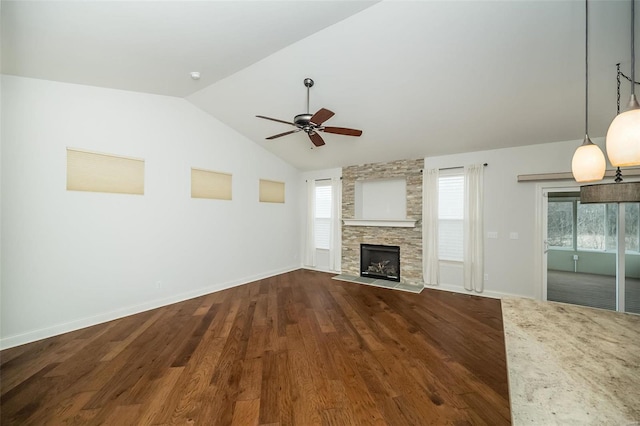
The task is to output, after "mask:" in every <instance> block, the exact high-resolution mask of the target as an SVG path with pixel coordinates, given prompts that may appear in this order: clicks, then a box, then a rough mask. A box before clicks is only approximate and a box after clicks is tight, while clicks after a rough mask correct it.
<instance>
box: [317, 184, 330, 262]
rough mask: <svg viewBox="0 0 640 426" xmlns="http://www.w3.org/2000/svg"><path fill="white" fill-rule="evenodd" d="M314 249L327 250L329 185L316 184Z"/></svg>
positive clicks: (328, 236)
mask: <svg viewBox="0 0 640 426" xmlns="http://www.w3.org/2000/svg"><path fill="white" fill-rule="evenodd" d="M314 231H315V240H316V248H319V249H325V250H329V240H330V235H331V183H330V182H318V183H316V212H315V228H314Z"/></svg>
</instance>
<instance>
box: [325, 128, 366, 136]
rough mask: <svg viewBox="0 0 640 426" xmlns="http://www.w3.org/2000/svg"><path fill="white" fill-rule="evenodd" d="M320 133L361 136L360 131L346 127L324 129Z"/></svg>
mask: <svg viewBox="0 0 640 426" xmlns="http://www.w3.org/2000/svg"><path fill="white" fill-rule="evenodd" d="M322 131H323V132H327V133H335V134H337V135H347V136H360V135H362V130H356V129H347V128H346V127H325V128H324V129H322Z"/></svg>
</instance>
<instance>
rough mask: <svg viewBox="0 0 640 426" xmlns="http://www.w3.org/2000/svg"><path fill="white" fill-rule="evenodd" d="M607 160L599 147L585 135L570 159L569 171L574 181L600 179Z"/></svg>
mask: <svg viewBox="0 0 640 426" xmlns="http://www.w3.org/2000/svg"><path fill="white" fill-rule="evenodd" d="M606 167H607V162H606V160H605V158H604V154H603V153H602V150H601V149H600V147H599V146H598V145H596V144H594V143H593V142H591V139H589V136H585V138H584V142H583V143H582V145H580V146H579V147H578V149H576V152H575V153H574V154H573V159H572V160H571V171H572V173H573V178H574V179H575V180H576V182H595V181H598V180H602V178H603V177H604V171H605V169H606Z"/></svg>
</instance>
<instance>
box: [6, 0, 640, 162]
mask: <svg viewBox="0 0 640 426" xmlns="http://www.w3.org/2000/svg"><path fill="white" fill-rule="evenodd" d="M589 7H590V13H589V14H590V17H589V26H590V29H589V43H590V49H589V55H590V58H589V61H590V67H589V72H590V87H589V90H590V91H589V95H590V105H589V106H590V113H589V120H590V132H589V133H590V135H591V137H592V138H595V137H599V136H604V135H605V133H606V129H607V126H608V124H609V122H610V121H611V119H612V118H613V117H614V115H615V112H616V81H615V79H616V67H615V65H616V63H618V62H621V66H622V70H623V72H625V73H626V74H629V73H630V60H629V31H630V25H629V24H630V3H629V2H626V1H590V2H589ZM0 13H2V21H1V24H2V72H3V73H4V74H11V75H20V76H25V77H33V78H41V79H47V80H56V81H63V82H70V83H78V84H87V85H95V86H101V87H109V88H116V89H124V90H134V91H140V92H147V93H155V94H161V95H169V96H179V97H185V98H186V99H187V100H188V101H190V102H192V103H193V104H195V105H196V106H197V107H199V108H201V109H203V110H204V111H206V112H208V113H210V114H211V115H213V116H214V117H215V118H217V119H219V120H220V121H222V122H224V123H226V124H227V125H229V126H230V127H232V128H234V129H235V130H236V131H238V132H239V133H241V134H243V135H245V136H246V137H247V138H249V139H251V140H253V141H254V142H255V143H257V144H260V145H262V146H263V147H264V148H265V149H267V150H270V151H272V152H273V153H274V154H276V155H278V156H280V157H282V158H283V159H284V160H286V161H288V162H289V163H291V164H292V165H294V166H295V167H297V168H299V169H301V170H314V169H322V168H330V167H339V166H344V165H352V164H362V163H367V162H378V161H389V160H395V159H403V158H419V157H424V156H433V155H442V154H451V153H458V152H466V151H478V150H485V149H493V148H501V147H510V146H520V145H530V144H537V143H546V142H555V141H564V140H580V139H582V137H583V136H584V85H585V80H584V26H585V13H584V2H581V1H573V0H567V1H535V0H533V1H526V0H525V1H469V2H466V1H394V0H386V1H381V2H375V1H368V2H361V1H318V0H316V1H295V2H294V1H269V0H263V1H244V0H237V1H168V2H155V1H135V2H134V1H102V2H80V1H78V2H61V1H42V2H37V1H29V2H26V1H2V3H1V8H0ZM637 27H640V25H638V26H637ZM637 33H640V31H638V29H637ZM636 37H638V36H636ZM638 38H639V39H640V37H638ZM191 71H199V72H200V73H201V79H200V80H198V81H194V80H192V79H191V78H190V76H189V73H190V72H191ZM305 77H311V78H313V79H314V80H315V85H314V87H313V88H311V100H310V110H311V111H310V112H312V113H313V112H315V111H316V110H318V109H319V108H321V107H324V108H327V109H330V110H332V111H333V112H335V114H336V115H335V116H334V117H333V118H331V119H330V120H329V121H327V123H326V124H327V125H330V126H341V127H353V128H357V129H362V130H363V131H364V133H363V135H362V136H361V137H359V138H356V137H349V136H341V135H333V134H324V135H323V137H324V140H325V141H326V145H325V146H323V147H320V148H314V149H312V148H313V145H312V144H311V142H310V141H309V139H308V138H307V136H306V135H305V134H304V132H300V133H296V134H292V135H289V136H285V137H282V138H279V139H276V140H272V141H267V140H265V139H264V138H265V137H266V136H270V135H273V134H276V133H282V132H285V131H288V130H291V128H290V127H289V126H287V125H286V124H282V123H277V122H272V121H267V120H261V119H259V118H256V117H255V115H265V116H269V117H274V118H278V119H282V120H284V121H292V120H293V117H294V116H295V115H297V114H300V113H303V112H307V111H306V88H305V87H304V85H303V80H304V78H305ZM629 87H630V84H629V83H627V82H626V81H624V80H623V85H622V89H623V95H622V98H623V101H624V100H626V98H627V97H628V93H629ZM569 164H570V159H569V158H568V159H567V167H569Z"/></svg>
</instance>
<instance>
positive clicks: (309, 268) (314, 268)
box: [301, 265, 340, 274]
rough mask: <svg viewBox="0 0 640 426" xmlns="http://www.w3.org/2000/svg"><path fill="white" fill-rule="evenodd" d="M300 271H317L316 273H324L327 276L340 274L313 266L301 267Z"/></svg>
mask: <svg viewBox="0 0 640 426" xmlns="http://www.w3.org/2000/svg"><path fill="white" fill-rule="evenodd" d="M301 269H308V270H310V271H317V272H326V273H328V274H340V271H332V270H331V269H324V268H317V267H315V266H306V265H303V266H301Z"/></svg>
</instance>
